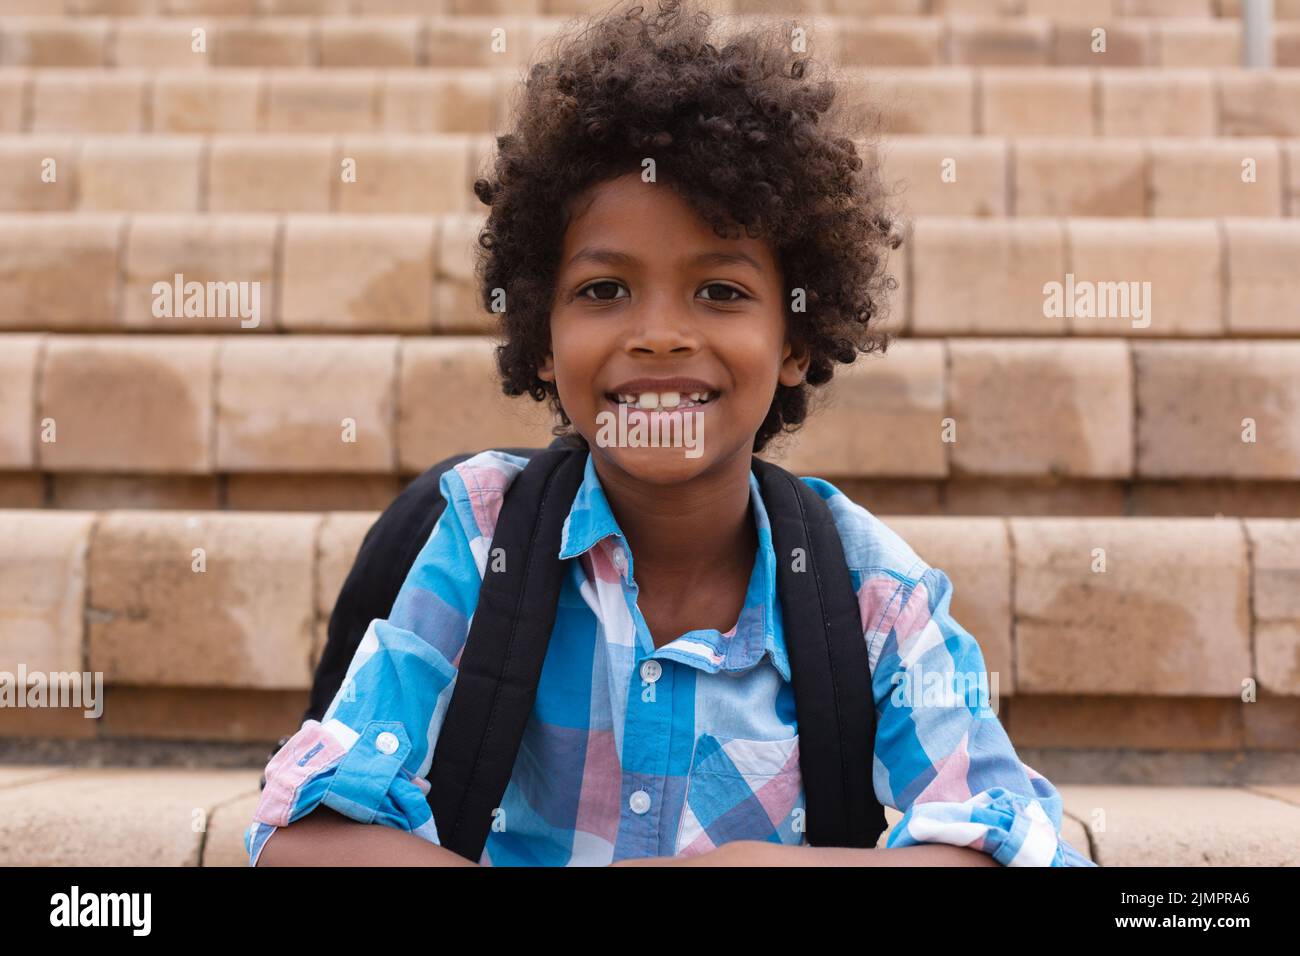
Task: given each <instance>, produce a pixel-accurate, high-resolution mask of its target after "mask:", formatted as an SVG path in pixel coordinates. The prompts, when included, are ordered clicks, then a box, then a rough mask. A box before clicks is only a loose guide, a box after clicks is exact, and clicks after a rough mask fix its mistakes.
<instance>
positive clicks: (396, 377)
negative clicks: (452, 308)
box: [389, 335, 406, 475]
mask: <svg viewBox="0 0 1300 956" xmlns="http://www.w3.org/2000/svg"><path fill="white" fill-rule="evenodd" d="M405 351H406V337H405V336H401V335H399V336H398V337H397V344H396V345H395V346H394V347H393V385H392V398H391V399H390V401H389V409H390V411H389V414H390V416H391V421H390V423H389V429H390V431H389V435H391V436H392V437H391V442H390V444H391V445H392V452H391V456H392V457H391V461H392V466H391V467H392V474H393V475H400V474H401V470H402V449H401V447H400V446H399V444H398V443H399V441H400V440H401V430H402V429H401V424H402V409H401V401H402V353H403V352H405Z"/></svg>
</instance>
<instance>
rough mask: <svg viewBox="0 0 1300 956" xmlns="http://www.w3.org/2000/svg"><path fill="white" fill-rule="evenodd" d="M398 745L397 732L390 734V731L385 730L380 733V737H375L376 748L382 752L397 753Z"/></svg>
mask: <svg viewBox="0 0 1300 956" xmlns="http://www.w3.org/2000/svg"><path fill="white" fill-rule="evenodd" d="M397 747H398V744H397V735H396V734H390V733H389V732H388V731H386V730H385V731H384V732H383V733H382V734H380V735H379V736H378V737H376V738H375V749H376V750H378V751H379V752H380V753H381V754H392V753H397Z"/></svg>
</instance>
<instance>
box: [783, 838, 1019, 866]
mask: <svg viewBox="0 0 1300 956" xmlns="http://www.w3.org/2000/svg"><path fill="white" fill-rule="evenodd" d="M793 849H796V850H805V848H804V847H794V848H793ZM806 852H811V853H813V854H815V855H816V859H815V860H812V861H811V862H810V865H812V866H1001V865H1002V864H1001V863H999V862H998V861H997V860H995V859H993V857H991V856H989V855H988V854H987V853H983V852H981V851H979V850H972V849H971V848H970V847H967V846H952V845H951V844H947V843H926V844H923V845H921V846H898V847H891V848H883V847H882V848H878V849H874V850H859V849H851V848H848V847H810V848H806Z"/></svg>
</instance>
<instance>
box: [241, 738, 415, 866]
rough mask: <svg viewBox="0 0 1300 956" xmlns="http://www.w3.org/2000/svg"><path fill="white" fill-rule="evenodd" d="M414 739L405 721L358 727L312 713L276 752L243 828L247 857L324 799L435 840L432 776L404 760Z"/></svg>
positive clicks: (364, 818)
mask: <svg viewBox="0 0 1300 956" xmlns="http://www.w3.org/2000/svg"><path fill="white" fill-rule="evenodd" d="M411 751H412V744H411V739H410V736H409V734H408V733H407V731H406V727H405V725H403V724H402V723H401V722H400V721H386V720H372V721H369V722H368V723H367V724H366V725H365V728H364V729H363V730H362V731H361V732H360V733H357V732H356V731H355V730H353V729H352V728H351V727H349V726H347V725H346V724H344V723H342V722H341V721H338V720H327V721H326V722H325V723H323V724H322V723H320V722H318V721H315V720H309V721H307V722H306V723H304V724H303V726H302V728H301V729H300V730H299V731H298V732H297V733H296V734H294V736H293V737H291V738H290V739H289V741H288V742H286V743H285V745H284V746H283V747H282V748H281V749H280V750H279V751H278V752H277V753H276V754H275V756H274V757H272V758H271V761H270V762H269V763H268V764H267V766H266V786H265V788H264V789H263V790H262V797H261V799H260V800H259V802H258V805H257V809H256V810H255V811H254V812H253V822H252V824H251V825H250V826H249V828H248V830H247V831H246V832H245V834H244V848H245V850H247V851H248V855H249V864H250V865H251V866H256V865H257V858H258V856H259V855H260V854H261V851H262V847H263V846H265V844H266V841H267V840H268V839H269V838H270V836H271V834H272V833H274V832H275V830H276V828H278V827H282V826H287V825H289V824H290V823H292V822H293V821H295V820H300V819H302V818H303V817H305V816H306V815H307V814H309V813H311V812H312V811H313V810H314V809H316V807H318V806H320V805H322V804H324V805H325V806H328V807H330V808H331V809H333V810H336V811H338V812H339V813H341V814H342V815H343V816H346V817H349V818H350V819H353V820H356V821H357V822H359V823H380V824H383V825H385V826H390V827H394V828H396V829H401V830H408V831H410V832H412V833H414V834H416V835H417V836H419V837H421V838H422V839H424V840H427V841H428V842H430V843H433V844H438V830H437V827H436V826H435V825H434V822H433V814H432V812H431V811H430V810H429V805H428V801H427V794H428V792H429V783H428V781H427V780H424V779H423V778H420V777H415V776H414V775H413V774H412V773H411V772H410V771H409V770H408V769H407V768H406V767H405V766H404V763H405V761H406V760H407V758H408V757H409V756H410V755H411Z"/></svg>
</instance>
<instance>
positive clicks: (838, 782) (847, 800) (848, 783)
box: [754, 458, 886, 847]
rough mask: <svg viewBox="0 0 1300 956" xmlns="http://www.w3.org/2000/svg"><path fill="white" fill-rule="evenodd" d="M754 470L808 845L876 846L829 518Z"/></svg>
mask: <svg viewBox="0 0 1300 956" xmlns="http://www.w3.org/2000/svg"><path fill="white" fill-rule="evenodd" d="M754 473H755V475H756V476H757V477H758V482H759V492H760V493H761V494H762V496H763V503H764V505H765V506H766V508H767V513H768V519H769V521H770V523H771V526H772V545H773V548H774V549H775V551H776V580H777V587H778V588H779V590H780V594H781V607H782V612H781V619H782V622H783V624H784V627H785V635H786V648H787V651H788V653H789V655H790V678H791V684H792V685H793V688H794V701H795V714H796V719H797V720H798V722H799V770H800V773H801V774H802V776H803V782H804V793H805V801H806V809H807V814H808V817H807V819H808V842H809V843H810V844H812V845H813V846H847V847H874V846H875V845H876V843H877V841H878V840H879V839H880V834H882V833H883V832H884V831H885V828H886V822H885V811H884V808H883V807H881V805H880V802H879V801H878V800H877V799H876V794H875V788H874V786H873V784H872V758H873V754H874V749H875V737H876V707H875V697H874V695H873V694H872V689H871V666H870V660H869V658H868V656H867V645H866V641H865V640H864V639H863V625H862V619H861V618H862V615H861V613H860V611H859V610H858V601H857V595H856V594H855V593H854V591H853V580H852V578H851V577H850V576H849V570H848V566H847V564H846V563H845V561H844V547H843V545H842V543H841V542H840V536H839V532H838V530H837V529H836V527H835V518H834V516H833V515H832V514H831V510H830V508H829V507H828V506H827V504H826V502H825V501H823V500H822V498H821V496H820V495H818V494H817V492H815V491H813V490H812V489H811V488H809V487H808V485H807V484H806V483H805V482H803V481H801V480H799V479H798V478H796V477H795V476H794V475H792V474H790V472H788V471H786V470H785V469H784V468H781V467H779V466H777V465H774V464H772V463H771V462H766V461H762V460H761V459H758V458H755V459H754ZM796 549H802V550H801V551H797V550H796ZM800 554H802V556H803V560H802V561H797V559H798V558H799V555H800ZM797 568H798V569H797Z"/></svg>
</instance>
